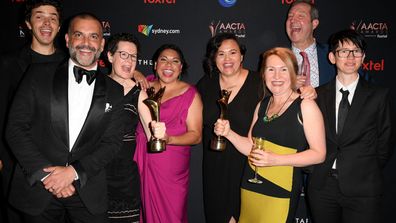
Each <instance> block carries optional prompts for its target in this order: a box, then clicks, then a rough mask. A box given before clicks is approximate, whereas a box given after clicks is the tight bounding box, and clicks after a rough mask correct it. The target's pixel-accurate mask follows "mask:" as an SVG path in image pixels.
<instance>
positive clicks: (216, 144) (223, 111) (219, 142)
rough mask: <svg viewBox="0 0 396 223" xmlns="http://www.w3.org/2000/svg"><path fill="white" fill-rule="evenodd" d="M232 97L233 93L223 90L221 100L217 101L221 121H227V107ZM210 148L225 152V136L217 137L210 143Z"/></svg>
mask: <svg viewBox="0 0 396 223" xmlns="http://www.w3.org/2000/svg"><path fill="white" fill-rule="evenodd" d="M230 95H231V91H227V90H221V98H220V99H219V100H217V102H218V103H219V105H220V119H227V118H226V116H227V106H228V99H229V98H230ZM210 148H211V149H212V150H215V151H224V150H225V148H226V140H225V138H224V137H223V136H216V137H215V138H213V139H212V141H211V142H210Z"/></svg>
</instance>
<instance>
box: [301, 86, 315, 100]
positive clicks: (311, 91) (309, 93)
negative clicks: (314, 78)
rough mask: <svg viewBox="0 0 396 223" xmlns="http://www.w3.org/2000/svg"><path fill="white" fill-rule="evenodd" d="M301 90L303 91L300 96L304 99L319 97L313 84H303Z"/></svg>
mask: <svg viewBox="0 0 396 223" xmlns="http://www.w3.org/2000/svg"><path fill="white" fill-rule="evenodd" d="M299 90H300V92H301V94H300V98H302V99H304V98H306V99H316V98H317V97H318V94H317V93H316V90H315V88H313V87H312V86H311V85H308V86H302V87H300V88H299Z"/></svg>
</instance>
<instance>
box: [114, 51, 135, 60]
mask: <svg viewBox="0 0 396 223" xmlns="http://www.w3.org/2000/svg"><path fill="white" fill-rule="evenodd" d="M117 53H120V58H121V59H123V60H127V59H128V58H129V57H130V58H131V60H132V61H136V60H137V55H136V54H129V53H127V52H125V51H117Z"/></svg>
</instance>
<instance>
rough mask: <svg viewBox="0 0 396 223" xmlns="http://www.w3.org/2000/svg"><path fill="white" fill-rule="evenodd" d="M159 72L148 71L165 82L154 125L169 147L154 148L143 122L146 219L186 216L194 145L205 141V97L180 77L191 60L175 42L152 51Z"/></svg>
mask: <svg viewBox="0 0 396 223" xmlns="http://www.w3.org/2000/svg"><path fill="white" fill-rule="evenodd" d="M153 61H154V62H155V63H154V72H155V74H156V77H153V76H149V77H148V79H149V80H150V83H151V86H152V87H154V89H155V92H158V91H159V90H160V88H162V87H165V91H164V93H163V96H162V98H161V99H160V117H159V119H160V121H161V122H155V121H152V122H151V123H150V124H151V131H152V133H153V135H154V136H155V137H156V138H157V139H162V140H165V142H166V149H165V151H162V152H158V153H149V152H148V151H147V138H146V136H145V135H144V133H143V131H142V128H141V127H142V126H141V125H139V127H138V130H137V135H136V144H137V146H136V153H135V160H136V162H137V164H138V168H139V173H140V179H141V196H142V215H141V218H140V219H141V222H147V223H151V222H172V223H173V222H175V223H176V222H180V223H182V222H187V221H188V219H187V195H188V186H189V178H190V176H189V171H190V155H191V151H190V145H194V144H198V143H200V142H201V135H202V102H201V97H200V95H199V93H198V91H197V90H196V89H195V87H194V86H192V85H190V84H188V83H186V82H184V81H182V80H181V75H184V74H185V73H186V71H187V67H188V66H187V62H186V60H185V59H184V55H183V53H182V51H181V49H180V48H179V47H178V46H176V45H174V44H164V45H162V46H160V47H159V48H158V49H157V50H156V52H155V53H154V56H153Z"/></svg>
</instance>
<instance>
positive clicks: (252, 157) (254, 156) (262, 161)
mask: <svg viewBox="0 0 396 223" xmlns="http://www.w3.org/2000/svg"><path fill="white" fill-rule="evenodd" d="M249 161H250V162H251V163H252V164H253V165H255V166H259V167H265V166H275V165H276V154H274V153H272V152H269V151H264V150H261V149H252V151H250V154H249Z"/></svg>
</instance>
